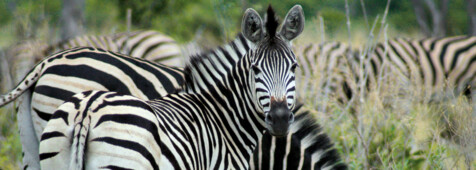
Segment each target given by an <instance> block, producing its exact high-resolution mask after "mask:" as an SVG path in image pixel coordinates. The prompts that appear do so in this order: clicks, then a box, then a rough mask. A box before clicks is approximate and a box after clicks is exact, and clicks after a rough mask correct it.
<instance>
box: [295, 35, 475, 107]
mask: <svg viewBox="0 0 476 170" xmlns="http://www.w3.org/2000/svg"><path fill="white" fill-rule="evenodd" d="M327 44H328V43H327ZM332 44H333V43H332ZM325 46H326V44H324V45H315V44H313V45H310V46H306V47H304V48H299V47H298V48H297V49H300V50H297V51H298V52H297V56H298V59H300V61H304V62H301V64H302V65H303V66H304V67H303V72H304V74H303V75H304V77H305V80H304V81H302V82H303V84H304V85H309V84H316V82H314V81H318V82H321V83H317V84H319V85H318V86H317V87H318V88H324V87H325V85H326V84H328V83H329V82H330V85H331V88H330V89H331V92H332V93H335V95H337V97H338V98H339V99H341V101H344V103H345V102H347V101H349V100H350V99H351V98H352V97H355V96H359V95H360V91H361V90H364V91H373V90H375V89H376V88H377V87H378V85H379V83H381V82H382V80H381V79H382V78H383V77H388V76H391V77H392V78H398V80H400V81H402V82H399V83H404V84H407V86H408V85H409V86H413V87H415V88H418V89H421V90H419V91H420V92H421V96H423V97H424V98H426V99H424V98H422V99H423V100H428V99H431V98H432V96H434V95H435V94H436V93H440V92H445V93H446V92H448V91H449V92H451V93H454V94H461V93H466V92H468V91H470V92H471V93H472V94H471V96H472V98H474V97H475V96H474V95H475V94H476V93H475V92H476V65H475V64H473V62H474V61H475V59H476V37H468V36H455V37H444V38H427V39H420V40H414V39H405V38H396V39H392V40H389V41H387V42H382V43H377V44H376V46H375V48H373V49H371V51H370V53H368V54H367V56H364V59H363V60H362V59H361V57H360V54H364V53H363V52H353V53H352V55H348V54H349V52H348V51H349V50H342V48H332V49H335V50H331V51H332V52H330V53H324V54H321V52H320V50H322V49H323V48H324V49H325ZM335 47H345V44H342V43H337V45H335ZM303 49H304V50H303ZM316 54H317V57H316ZM301 56H302V57H301ZM310 58H311V59H314V60H311V59H310ZM326 60H328V61H327V62H321V61H326ZM336 61H337V62H336ZM336 63H337V64H336ZM384 63H385V64H384ZM306 66H307V68H306ZM384 67H387V68H389V69H385V68H384ZM323 69H326V70H329V69H333V70H338V71H333V72H331V74H328V71H326V70H323ZM362 69H363V70H362ZM321 70H323V71H321ZM389 71H391V72H389ZM313 73H326V74H327V75H326V76H322V77H324V78H328V79H330V80H324V79H322V78H320V77H317V79H316V77H312V76H313ZM332 74H333V75H332ZM309 77H312V79H311V81H307V82H306V80H307V79H309ZM319 78H320V79H319ZM362 81H363V82H362ZM362 84H363V85H364V86H363V88H364V89H361V87H362ZM364 94H365V93H364Z"/></svg>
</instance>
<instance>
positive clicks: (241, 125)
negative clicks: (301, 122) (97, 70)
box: [40, 6, 334, 169]
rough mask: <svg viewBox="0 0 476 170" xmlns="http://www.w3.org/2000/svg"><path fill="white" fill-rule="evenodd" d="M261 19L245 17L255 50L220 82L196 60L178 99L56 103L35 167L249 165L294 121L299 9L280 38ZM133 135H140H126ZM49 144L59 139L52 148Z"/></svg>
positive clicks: (81, 97) (93, 98) (90, 97)
mask: <svg viewBox="0 0 476 170" xmlns="http://www.w3.org/2000/svg"><path fill="white" fill-rule="evenodd" d="M268 17H270V18H271V19H269V20H268V21H267V22H266V24H265V25H266V26H263V24H262V21H261V18H260V17H259V15H258V14H257V13H256V11H254V10H252V9H248V10H247V11H246V12H245V16H244V19H243V21H244V22H243V27H242V28H243V29H242V30H243V33H244V35H245V37H246V38H247V39H248V40H250V41H252V42H254V43H255V44H257V46H256V47H255V48H252V49H250V50H249V51H248V52H247V54H246V55H245V56H243V57H242V58H241V59H239V60H238V62H237V63H236V64H234V65H233V66H232V67H231V70H229V71H225V72H224V77H223V80H222V81H220V80H219V78H216V77H214V76H210V75H216V74H219V73H218V72H217V71H218V70H220V71H223V70H224V69H223V67H220V68H216V66H217V65H215V63H214V62H215V61H216V59H214V58H211V57H210V55H202V56H198V57H196V58H194V59H192V63H191V64H190V65H189V66H187V68H186V73H185V77H186V82H185V85H184V87H185V88H190V89H188V90H184V91H183V92H181V93H179V94H171V95H168V96H166V97H164V98H161V99H157V100H151V101H144V100H141V99H138V98H135V97H132V96H125V95H120V94H117V93H114V92H100V91H92V92H85V93H82V94H78V95H76V96H75V97H73V98H72V100H71V101H70V102H67V103H65V104H64V105H62V106H60V108H59V109H58V110H57V111H56V112H55V114H54V116H53V117H55V118H56V117H61V119H59V118H58V119H52V120H51V121H50V122H49V123H48V126H47V127H46V129H45V131H44V133H43V136H42V141H41V144H40V152H41V155H42V160H41V164H42V166H43V167H45V168H53V167H57V166H58V167H69V168H78V169H79V168H84V167H83V165H84V166H85V168H136V167H145V168H151V169H152V168H159V167H160V168H180V169H208V168H213V167H215V168H218V169H224V168H227V169H229V168H230V167H234V168H240V169H244V168H248V161H249V159H250V156H251V153H252V150H253V148H254V147H255V145H256V143H257V141H258V140H259V139H260V137H261V136H262V133H263V131H264V130H265V129H267V130H268V131H269V132H270V133H271V134H273V135H277V136H283V135H286V134H287V133H288V129H289V126H290V123H291V122H292V121H293V119H294V115H293V113H292V112H291V110H292V108H293V107H294V105H295V104H294V102H295V101H294V90H295V87H294V69H295V67H296V66H297V64H296V58H295V57H294V54H293V53H292V51H291V50H290V48H289V44H288V43H289V41H290V40H292V39H294V38H295V37H296V36H297V35H298V34H299V33H300V32H301V31H302V27H303V23H304V18H303V15H302V8H301V7H300V6H295V7H293V8H292V9H291V11H290V12H289V13H288V15H287V17H286V19H285V23H284V25H283V27H282V29H281V31H280V32H279V33H276V29H277V26H278V25H277V21H275V19H274V12H273V11H272V10H271V8H270V9H269V10H268ZM288 18H291V19H289V20H288ZM264 29H266V31H265V30H264ZM225 70H226V69H225ZM221 73H223V72H221ZM201 77H206V79H204V78H201ZM70 103H79V104H70ZM136 113H140V114H136ZM142 115H146V116H144V117H142ZM129 118H137V119H134V120H138V119H139V120H140V121H133V120H131V119H129ZM50 124H51V126H50ZM59 124H62V126H61V125H59ZM118 125H121V126H118ZM71 128H73V129H74V130H73V131H71ZM131 132H132V133H131ZM136 134H137V135H139V136H141V137H142V138H140V139H138V138H137V137H132V136H130V135H136ZM55 140H66V142H63V143H62V144H63V145H62V146H61V147H56V146H57V145H55V144H54V143H55V142H54V141H55ZM68 140H72V143H70V142H69V141H68ZM126 144H127V145H126ZM129 144H130V145H129ZM58 148H65V149H62V150H58ZM145 148H147V149H145ZM114 151H118V152H114ZM69 153H71V156H69V155H70V154H69ZM83 158H85V159H83ZM128 158H132V159H128ZM134 158H136V159H134ZM324 165H325V166H333V165H334V164H324ZM50 166H52V167H50Z"/></svg>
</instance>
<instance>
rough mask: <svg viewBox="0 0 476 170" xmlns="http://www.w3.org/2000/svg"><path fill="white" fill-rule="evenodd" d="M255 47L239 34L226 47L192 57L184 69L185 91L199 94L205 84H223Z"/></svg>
mask: <svg viewBox="0 0 476 170" xmlns="http://www.w3.org/2000/svg"><path fill="white" fill-rule="evenodd" d="M254 46H255V45H254V44H253V43H251V42H250V41H248V40H246V38H244V36H243V35H241V34H238V36H237V37H236V38H235V39H234V40H233V41H232V42H230V43H228V44H226V45H224V46H221V47H218V48H216V49H214V50H210V51H208V52H205V53H202V54H200V55H197V56H191V57H190V61H189V63H188V64H187V66H186V67H185V69H184V72H185V73H184V78H185V83H184V85H183V87H182V89H183V91H185V92H189V93H199V92H201V91H200V89H202V88H200V87H204V84H214V83H215V82H221V83H223V82H224V78H225V77H226V75H227V74H228V73H229V72H230V71H231V70H232V68H233V67H234V66H235V65H236V64H237V62H238V61H239V60H240V59H241V58H243V56H244V55H245V54H246V53H247V52H248V51H249V50H250V49H253V48H254Z"/></svg>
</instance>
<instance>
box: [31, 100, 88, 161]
mask: <svg viewBox="0 0 476 170" xmlns="http://www.w3.org/2000/svg"><path fill="white" fill-rule="evenodd" d="M75 97H76V96H74V97H73V98H75ZM76 101H79V100H76ZM76 105H79V102H75V101H73V102H65V103H64V104H63V105H61V106H59V107H58V109H57V110H56V111H55V113H54V114H53V115H54V116H52V117H51V119H50V121H49V122H48V124H47V126H46V127H45V130H44V132H43V134H42V135H41V142H40V145H39V147H40V150H39V151H40V154H39V159H40V161H41V162H40V163H41V168H42V169H71V168H69V163H70V159H71V141H72V138H73V137H72V133H73V132H72V131H73V127H71V124H72V125H74V123H75V122H74V121H73V120H72V119H71V118H70V117H71V116H74V115H76V113H77V109H75V106H76Z"/></svg>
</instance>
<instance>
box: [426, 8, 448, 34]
mask: <svg viewBox="0 0 476 170" xmlns="http://www.w3.org/2000/svg"><path fill="white" fill-rule="evenodd" d="M425 4H426V6H427V7H428V9H429V10H430V13H431V17H432V22H433V32H432V36H436V37H443V36H445V35H446V27H445V26H446V19H445V18H446V13H447V12H448V4H449V1H448V0H443V1H442V3H441V9H439V8H438V6H437V5H436V4H435V1H433V0H425Z"/></svg>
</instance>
